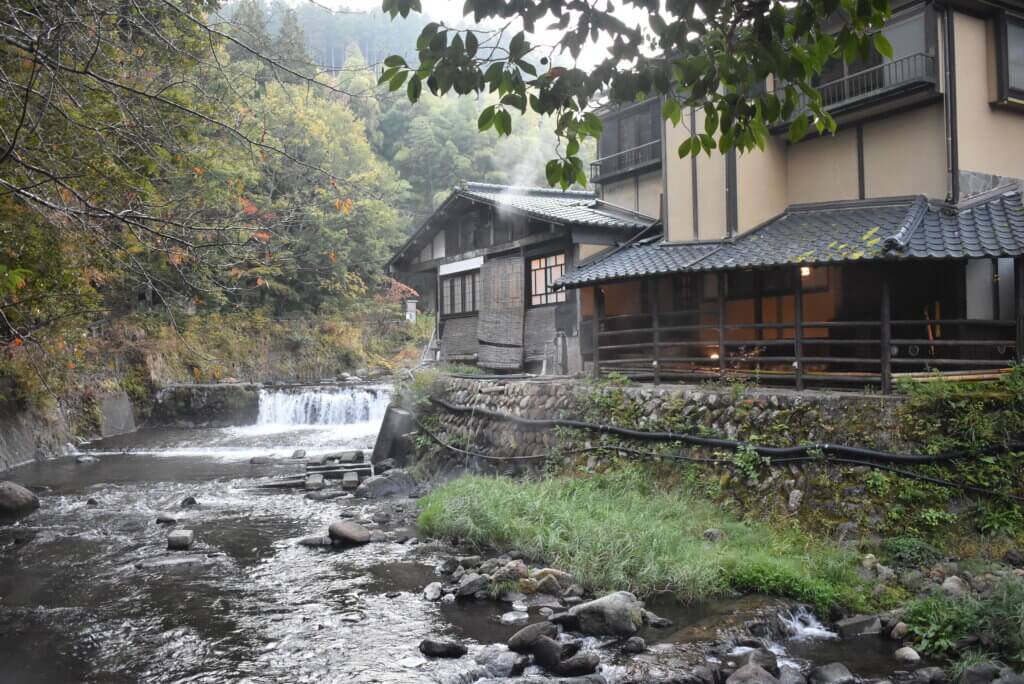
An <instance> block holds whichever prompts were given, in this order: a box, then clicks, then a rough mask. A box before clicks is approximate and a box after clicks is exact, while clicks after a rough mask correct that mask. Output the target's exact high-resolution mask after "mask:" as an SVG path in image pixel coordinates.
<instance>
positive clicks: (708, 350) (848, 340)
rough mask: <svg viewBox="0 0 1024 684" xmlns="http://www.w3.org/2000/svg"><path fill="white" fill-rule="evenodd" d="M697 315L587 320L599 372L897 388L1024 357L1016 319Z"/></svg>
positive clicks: (661, 377) (658, 377)
mask: <svg viewBox="0 0 1024 684" xmlns="http://www.w3.org/2000/svg"><path fill="white" fill-rule="evenodd" d="M797 310H798V311H799V308H798V309H797ZM883 313H884V312H883ZM694 318H699V315H698V314H697V313H696V312H688V313H678V312H676V313H669V314H662V315H658V314H656V313H647V314H629V315H620V316H609V317H603V318H601V319H600V324H599V329H598V331H597V332H596V336H595V335H594V331H593V329H592V326H591V325H590V321H587V325H586V328H585V331H584V332H585V334H586V333H589V334H590V337H591V340H592V342H591V344H590V345H589V346H590V348H591V350H593V348H594V346H595V345H594V341H596V347H597V352H596V355H595V356H594V358H595V359H596V364H595V368H596V369H597V372H599V373H600V372H608V371H617V372H620V373H623V374H626V375H630V376H633V377H637V378H642V379H653V380H654V381H655V382H661V381H662V380H667V379H681V380H685V379H690V380H693V379H704V378H719V379H725V378H733V377H735V378H756V379H757V380H759V381H765V382H779V383H786V384H793V385H794V386H796V387H797V388H802V387H804V386H805V385H806V384H808V383H815V384H819V385H841V384H853V385H861V386H864V385H878V386H881V387H882V389H883V390H884V391H886V392H887V391H889V390H890V388H891V384H892V380H893V378H894V377H898V376H900V375H904V374H907V373H914V372H932V371H935V370H939V371H957V370H959V371H977V370H997V369H1001V368H1005V367H1007V366H1009V365H1010V364H1011V363H1013V361H1014V359H1015V358H1016V357H1017V342H1016V324H1015V323H1014V322H1013V321H994V320H974V319H970V320H968V319H941V320H888V321H886V320H863V321H802V320H796V321H789V322H783V323H730V322H726V323H725V324H724V325H723V324H719V323H718V322H717V321H714V322H711V323H708V322H706V321H705V322H689V323H684V322H683V321H685V320H687V319H691V320H692V319H694ZM704 318H707V315H706V314H705V316H704ZM798 318H799V317H798Z"/></svg>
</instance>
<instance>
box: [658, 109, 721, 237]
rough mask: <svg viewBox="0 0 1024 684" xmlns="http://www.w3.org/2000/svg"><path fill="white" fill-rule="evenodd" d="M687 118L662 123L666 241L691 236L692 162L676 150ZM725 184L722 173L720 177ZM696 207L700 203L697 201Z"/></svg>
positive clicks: (685, 134) (686, 130)
mask: <svg viewBox="0 0 1024 684" xmlns="http://www.w3.org/2000/svg"><path fill="white" fill-rule="evenodd" d="M689 136H690V132H689V117H687V118H686V119H685V120H684V121H681V122H680V123H679V125H678V126H673V125H672V122H671V121H666V122H665V129H664V131H663V133H662V140H664V141H665V142H664V145H665V162H664V163H665V172H664V176H665V183H666V186H665V214H666V215H665V235H666V236H667V237H668V239H669V240H673V241H675V242H682V241H685V240H692V239H693V238H694V226H693V202H692V199H691V196H692V192H691V187H692V186H693V174H692V161H691V160H690V159H689V158H686V159H680V158H679V154H678V153H677V152H676V150H678V149H679V145H680V144H682V142H683V140H686V139H687V138H689ZM722 183H723V187H724V183H725V176H724V174H723V176H722ZM697 208H698V210H699V209H700V203H699V202H698V207H697Z"/></svg>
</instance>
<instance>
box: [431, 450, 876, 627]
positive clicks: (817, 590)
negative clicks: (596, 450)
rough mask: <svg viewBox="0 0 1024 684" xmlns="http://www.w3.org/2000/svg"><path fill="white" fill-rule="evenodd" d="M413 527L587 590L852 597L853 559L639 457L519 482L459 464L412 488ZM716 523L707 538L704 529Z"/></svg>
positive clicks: (827, 599) (857, 590)
mask: <svg viewBox="0 0 1024 684" xmlns="http://www.w3.org/2000/svg"><path fill="white" fill-rule="evenodd" d="M421 506H422V513H421V515H420V526H421V528H422V529H423V530H424V532H426V533H428V534H432V535H435V536H442V537H446V538H449V539H454V540H459V541H468V542H471V543H474V544H477V545H482V546H483V545H486V546H493V547H496V548H505V549H508V548H516V549H518V550H520V551H521V552H523V553H525V554H527V555H528V556H530V557H533V558H537V559H539V560H543V561H544V562H545V563H549V564H551V565H554V566H556V567H559V568H561V569H564V570H566V571H568V572H571V573H572V574H573V575H575V576H576V577H577V578H578V579H579V580H580V581H581V582H582V583H583V584H585V585H586V586H588V587H590V588H592V589H594V590H596V591H609V590H616V589H627V590H630V591H633V592H636V593H638V594H641V595H645V594H650V593H652V592H655V591H664V590H668V591H672V592H673V593H675V594H676V595H677V596H679V597H680V598H681V599H683V600H699V599H703V598H707V597H710V596H714V595H719V594H723V593H728V592H731V591H740V592H763V593H767V594H772V595H777V596H786V597H791V598H795V599H798V600H801V601H806V602H809V603H813V604H814V605H816V606H818V607H821V608H824V607H827V606H829V605H830V604H833V603H838V604H842V605H846V606H851V607H857V606H858V605H860V604H861V603H863V598H862V597H863V596H864V592H863V591H862V585H861V580H860V579H859V578H858V576H857V573H856V571H855V567H854V565H855V559H854V557H853V556H852V555H850V554H849V553H847V552H843V551H841V550H839V549H838V548H836V547H834V546H831V545H827V544H823V543H820V542H814V541H813V540H811V539H809V538H808V537H806V536H804V535H802V534H801V533H799V532H797V531H796V530H790V529H784V530H778V529H773V528H769V527H767V526H765V525H761V524H756V523H749V522H742V521H740V520H738V519H736V518H735V517H733V516H732V515H730V514H729V513H727V512H726V511H724V510H722V509H721V508H719V507H716V506H715V505H714V504H712V503H711V502H709V501H707V500H705V499H702V498H701V497H700V496H699V495H697V494H694V493H691V492H690V491H688V490H687V489H686V488H684V487H682V486H679V485H678V484H672V485H665V484H663V483H661V482H659V481H657V480H656V479H655V478H654V477H652V476H651V474H650V473H649V472H648V471H647V470H645V469H643V468H641V467H636V466H634V467H626V468H623V469H621V470H616V471H611V472H607V473H604V474H601V475H594V476H591V477H587V478H584V479H571V478H565V477H560V478H558V477H556V478H550V479H546V480H543V481H539V482H520V481H514V480H510V479H505V478H490V477H479V476H465V477H462V478H460V479H458V480H455V481H454V482H451V483H449V484H447V485H445V486H444V487H441V488H440V489H438V490H436V491H434V492H433V493H432V494H430V495H429V496H428V497H426V498H425V499H423V500H422V502H421ZM709 528H717V529H720V530H722V532H724V537H723V538H722V539H720V540H719V541H717V542H709V541H707V540H706V539H705V538H704V531H705V530H707V529H709Z"/></svg>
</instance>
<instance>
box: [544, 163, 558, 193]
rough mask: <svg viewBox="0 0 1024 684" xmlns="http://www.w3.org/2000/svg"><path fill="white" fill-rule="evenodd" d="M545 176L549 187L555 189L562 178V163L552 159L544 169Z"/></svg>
mask: <svg viewBox="0 0 1024 684" xmlns="http://www.w3.org/2000/svg"><path fill="white" fill-rule="evenodd" d="M544 176H545V177H546V178H547V179H548V185H550V186H552V187H554V186H555V185H556V184H557V183H558V182H559V180H561V178H562V162H560V161H558V160H557V159H552V160H551V161H549V162H548V163H547V166H545V167H544Z"/></svg>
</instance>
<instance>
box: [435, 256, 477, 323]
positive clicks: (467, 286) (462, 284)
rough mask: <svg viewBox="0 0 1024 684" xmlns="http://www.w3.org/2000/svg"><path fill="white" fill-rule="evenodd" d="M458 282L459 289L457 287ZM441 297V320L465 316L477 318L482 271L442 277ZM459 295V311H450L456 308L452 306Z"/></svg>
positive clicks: (439, 298)
mask: <svg viewBox="0 0 1024 684" xmlns="http://www.w3.org/2000/svg"><path fill="white" fill-rule="evenodd" d="M456 281H458V287H456ZM439 289H440V295H439V296H438V298H437V301H438V305H439V306H440V314H441V318H461V317H464V316H476V315H478V314H479V313H480V269H478V268H476V269H473V270H471V271H462V272H460V273H452V274H451V275H445V276H441V279H440V288H439ZM456 293H458V295H459V306H458V310H457V311H450V309H453V308H456V307H454V306H452V302H453V300H454V299H455V295H456Z"/></svg>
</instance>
